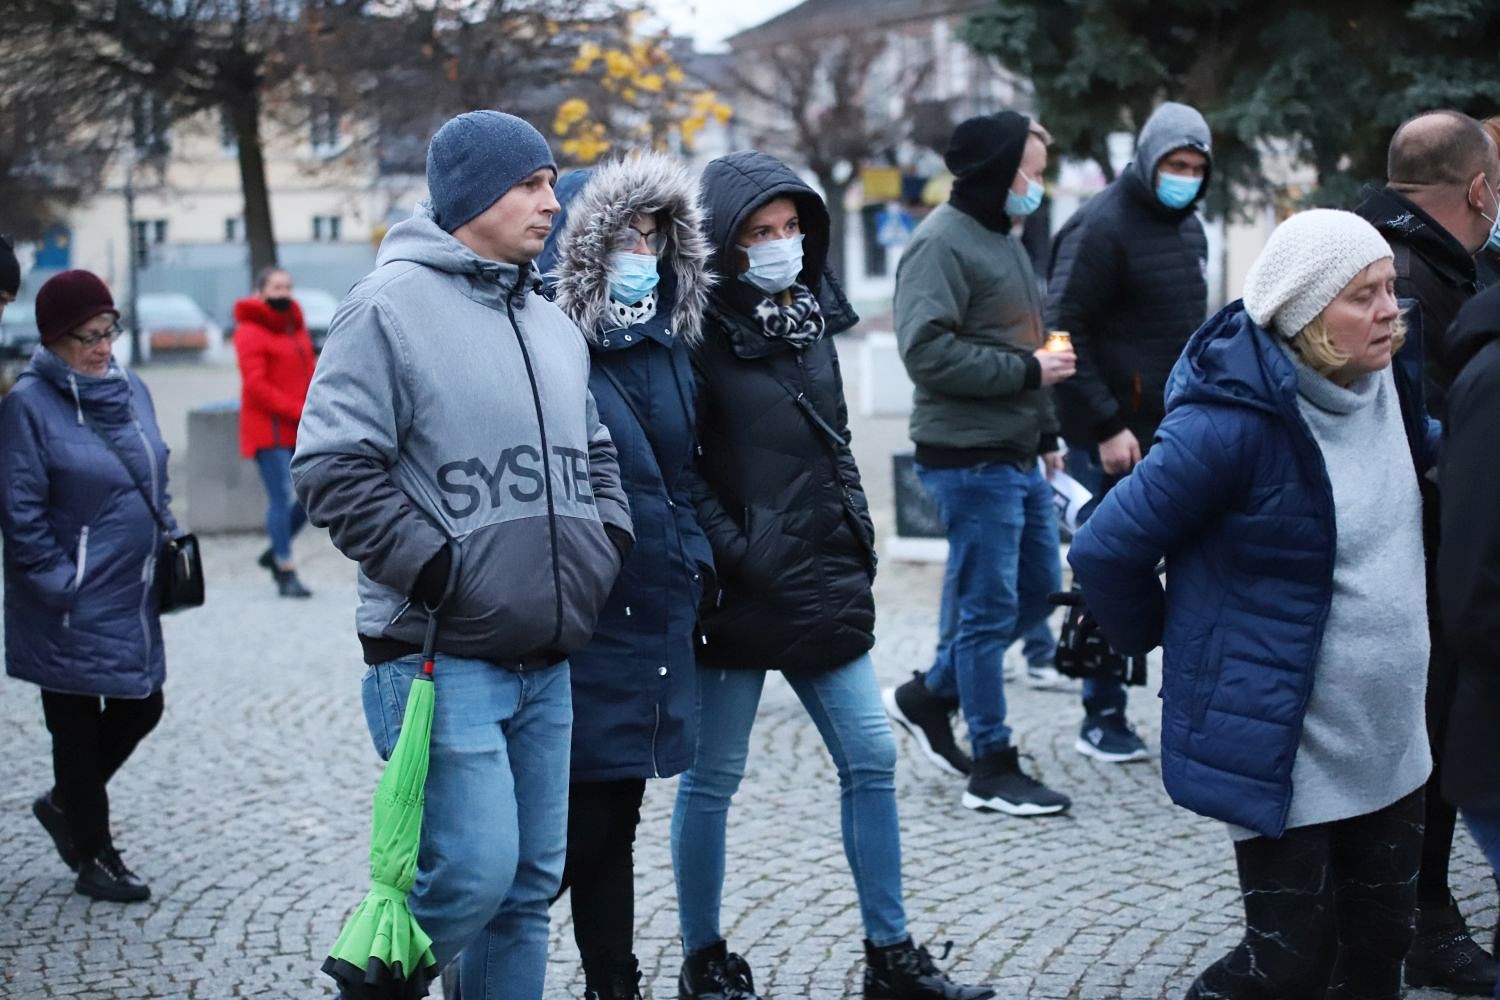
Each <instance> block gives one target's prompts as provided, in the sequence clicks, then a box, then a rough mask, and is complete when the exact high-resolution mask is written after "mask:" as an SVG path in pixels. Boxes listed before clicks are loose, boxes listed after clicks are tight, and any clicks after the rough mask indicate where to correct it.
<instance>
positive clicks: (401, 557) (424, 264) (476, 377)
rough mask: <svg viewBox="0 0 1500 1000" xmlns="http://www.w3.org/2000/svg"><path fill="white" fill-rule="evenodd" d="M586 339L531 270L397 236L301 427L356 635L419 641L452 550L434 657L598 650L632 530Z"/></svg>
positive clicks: (312, 498) (426, 222)
mask: <svg viewBox="0 0 1500 1000" xmlns="http://www.w3.org/2000/svg"><path fill="white" fill-rule="evenodd" d="M588 376H589V354H588V348H587V345H586V344H585V343H584V339H583V336H582V335H581V334H580V333H579V331H578V328H577V327H576V326H574V325H573V323H572V322H571V321H570V320H569V319H568V318H567V317H566V316H564V315H563V313H562V312H561V311H560V310H559V309H558V308H557V307H556V306H554V305H553V304H552V303H550V302H548V301H547V300H546V299H545V298H543V297H542V296H541V295H540V294H538V292H537V286H536V279H535V277H534V274H533V272H532V270H531V268H530V266H529V265H528V266H524V267H517V266H516V265H513V264H503V263H498V262H495V261H491V260H485V259H483V258H481V257H479V256H478V255H476V254H475V253H473V252H472V251H471V250H469V249H468V248H467V247H465V246H464V245H463V244H462V243H460V242H459V241H458V240H456V239H454V238H453V236H451V235H450V234H448V233H446V232H444V231H443V230H442V229H441V228H440V227H439V226H438V225H437V223H436V222H434V221H433V217H432V212H431V208H430V206H428V205H427V204H426V203H423V204H422V205H420V206H418V208H417V211H416V213H415V214H414V215H413V216H412V218H410V219H408V220H407V221H405V222H402V223H400V224H398V225H397V226H395V227H394V228H393V229H392V230H391V231H390V233H389V234H388V235H387V236H386V238H385V240H384V242H382V243H381V246H380V253H379V255H378V257H377V260H376V268H375V270H374V271H373V272H371V273H370V274H369V275H368V276H366V277H365V278H364V279H363V280H362V281H360V282H359V283H358V284H356V285H355V286H354V288H353V289H352V290H351V291H350V292H349V294H348V296H347V297H345V299H344V301H343V302H342V303H341V304H340V306H339V309H338V312H337V313H336V314H335V316H334V319H333V323H332V325H331V327H330V330H329V337H328V342H327V346H326V347H325V348H324V351H323V354H322V356H321V358H320V359H319V361H318V368H317V374H316V375H315V376H314V378H313V383H312V388H311V389H310V390H309V392H308V396H307V405H306V407H305V408H304V410H303V414H302V424H301V427H300V428H299V430H298V440H297V453H296V456H295V458H294V459H293V462H292V474H293V477H294V479H295V481H296V486H297V494H298V496H299V497H300V498H301V500H302V502H303V504H304V505H305V506H306V508H307V512H308V517H309V519H310V520H311V521H312V522H313V523H314V524H318V525H326V526H327V527H328V529H329V531H330V533H331V535H332V537H333V541H334V544H335V545H337V546H338V547H339V549H340V550H341V551H342V552H343V553H344V554H345V555H347V556H348V557H349V558H351V559H353V560H355V561H356V562H358V563H359V598H360V602H359V610H358V613H357V616H356V625H357V627H358V630H359V634H360V635H361V636H365V637H369V638H373V639H387V640H393V641H395V642H399V643H407V644H411V645H418V644H420V642H421V641H422V637H423V634H424V631H425V627H426V621H427V615H426V613H425V611H424V610H423V609H422V608H421V607H420V606H417V605H414V604H412V602H410V600H409V598H408V595H409V594H410V592H411V589H412V587H413V585H414V584H415V582H416V579H417V575H418V574H419V573H420V572H421V570H422V567H423V566H424V565H426V563H427V562H428V560H430V559H431V558H432V557H433V556H434V555H435V554H436V553H437V552H438V550H439V549H440V548H442V547H443V545H444V544H445V542H446V541H447V540H450V539H451V540H452V542H453V543H454V545H453V555H454V559H453V570H452V572H451V574H450V577H449V582H448V594H449V596H448V597H447V599H446V600H445V602H444V605H443V608H442V611H441V613H440V614H441V619H442V622H441V629H440V639H439V642H438V646H439V648H440V649H441V650H443V651H444V652H446V653H449V654H452V655H457V656H472V657H477V658H481V659H488V660H493V661H496V662H498V663H502V664H506V663H512V662H514V661H527V660H531V659H533V658H535V657H538V656H540V657H543V658H546V659H549V660H550V659H554V658H556V657H559V656H562V655H565V654H566V653H568V652H569V651H571V650H573V649H576V648H578V647H579V646H581V645H583V644H584V643H585V642H587V641H588V638H589V636H590V634H591V633H592V631H593V628H594V622H595V618H596V617H597V615H598V613H599V609H600V608H601V607H602V606H603V604H604V600H605V598H606V597H607V596H608V594H609V591H610V587H611V586H612V585H613V583H614V579H615V575H616V573H617V572H618V571H619V568H620V556H619V553H618V551H617V550H616V548H615V546H614V545H613V544H612V543H611V542H610V540H609V538H608V537H607V535H606V534H605V531H604V524H613V525H617V526H618V527H620V528H622V529H625V530H626V531H629V530H630V515H629V510H628V507H627V505H626V500H625V494H624V491H623V490H622V489H621V487H620V479H619V468H618V465H617V464H616V460H615V450H614V446H613V444H612V443H611V441H610V438H609V432H608V431H607V430H606V429H605V427H604V425H603V424H601V423H600V422H599V419H598V414H597V412H596V410H595V407H594V399H593V396H592V395H591V394H590V393H589V390H588Z"/></svg>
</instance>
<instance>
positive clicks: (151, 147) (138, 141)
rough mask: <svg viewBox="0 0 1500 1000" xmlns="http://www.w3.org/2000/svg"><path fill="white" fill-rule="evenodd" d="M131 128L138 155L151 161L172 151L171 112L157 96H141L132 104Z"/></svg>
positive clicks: (165, 103)
mask: <svg viewBox="0 0 1500 1000" xmlns="http://www.w3.org/2000/svg"><path fill="white" fill-rule="evenodd" d="M130 127H131V138H132V140H133V141H134V143H135V151H136V153H137V154H138V155H140V156H143V157H146V158H148V159H149V158H154V157H162V156H166V155H167V154H168V153H170V152H171V151H172V136H171V128H172V115H171V110H170V109H169V108H168V107H167V102H166V101H164V100H162V99H161V98H159V97H157V96H156V95H155V94H141V95H139V96H137V97H136V99H135V100H134V101H133V102H132V103H131V108H130Z"/></svg>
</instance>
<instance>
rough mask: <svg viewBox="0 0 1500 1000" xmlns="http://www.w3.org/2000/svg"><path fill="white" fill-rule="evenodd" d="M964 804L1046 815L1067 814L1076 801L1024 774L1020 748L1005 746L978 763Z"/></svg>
mask: <svg viewBox="0 0 1500 1000" xmlns="http://www.w3.org/2000/svg"><path fill="white" fill-rule="evenodd" d="M963 803H964V807H965V808H968V809H977V810H980V811H981V812H1003V813H1008V814H1010V815H1011V816H1046V815H1049V814H1051V813H1060V812H1062V811H1064V810H1065V809H1067V808H1068V807H1069V806H1070V805H1072V804H1073V801H1072V800H1071V799H1069V798H1068V797H1067V796H1066V795H1064V794H1062V793H1061V792H1054V791H1053V790H1052V789H1050V788H1048V787H1047V786H1046V785H1044V784H1042V783H1041V782H1040V781H1037V780H1036V779H1035V778H1033V777H1032V776H1031V775H1029V774H1027V773H1026V772H1024V771H1022V770H1021V763H1020V755H1019V754H1018V753H1017V752H1016V748H1015V747H1005V748H1003V749H1000V750H995V751H993V752H991V753H987V754H985V755H984V756H983V757H979V758H978V759H976V760H975V761H974V771H973V773H971V774H970V775H969V787H968V789H967V790H966V791H965V792H964V797H963Z"/></svg>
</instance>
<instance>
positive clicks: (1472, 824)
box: [1460, 809, 1500, 1000]
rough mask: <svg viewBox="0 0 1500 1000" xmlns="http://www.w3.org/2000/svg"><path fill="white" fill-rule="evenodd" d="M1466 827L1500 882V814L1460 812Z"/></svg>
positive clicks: (1498, 990)
mask: <svg viewBox="0 0 1500 1000" xmlns="http://www.w3.org/2000/svg"><path fill="white" fill-rule="evenodd" d="M1460 811H1461V812H1462V814H1463V817H1464V825H1465V826H1467V827H1468V828H1469V833H1470V834H1472V835H1473V837H1474V843H1476V844H1478V845H1479V850H1480V852H1481V853H1483V854H1484V859H1485V860H1486V861H1488V862H1489V863H1490V869H1491V870H1492V871H1493V872H1494V873H1495V879H1496V880H1497V881H1500V813H1478V812H1475V811H1473V810H1472V809H1463V810H1460ZM1495 1000H1500V982H1497V983H1495Z"/></svg>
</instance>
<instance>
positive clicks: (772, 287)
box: [740, 236, 805, 295]
mask: <svg viewBox="0 0 1500 1000" xmlns="http://www.w3.org/2000/svg"><path fill="white" fill-rule="evenodd" d="M804 238H805V237H803V236H792V237H790V238H788V239H784V240H766V241H765V242H764V243H752V244H750V245H749V246H747V247H740V249H741V250H743V251H745V256H746V257H748V258H750V267H749V269H748V270H746V271H745V272H744V273H743V274H741V275H740V280H741V281H745V282H748V283H750V284H752V285H754V286H755V287H756V288H759V289H760V290H761V291H762V292H765V293H766V294H767V295H775V294H776V293H778V292H784V291H786V290H787V289H788V288H791V287H792V283H793V282H795V281H796V280H797V275H799V274H801V273H802V240H803V239H804Z"/></svg>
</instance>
